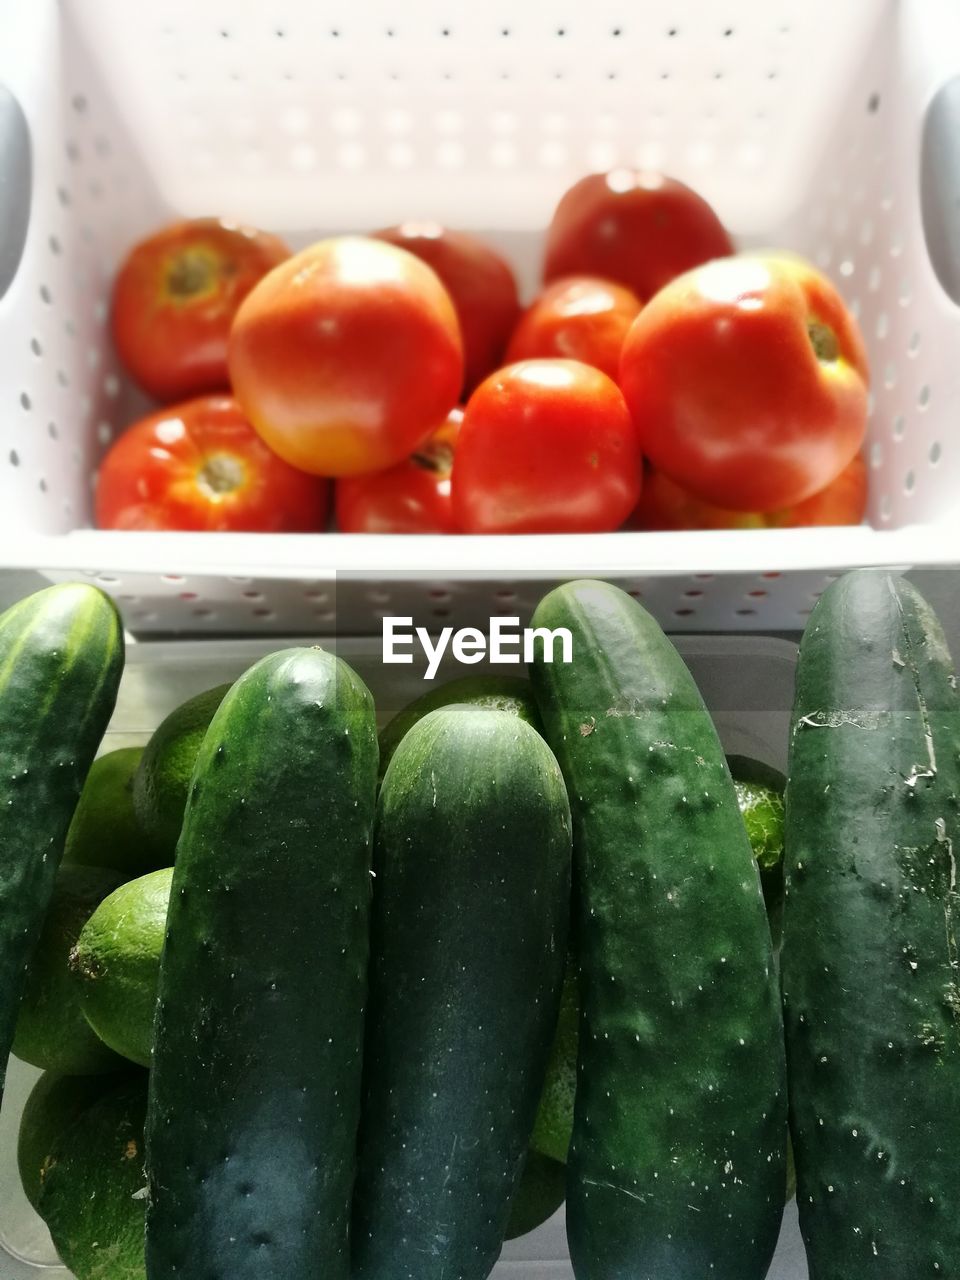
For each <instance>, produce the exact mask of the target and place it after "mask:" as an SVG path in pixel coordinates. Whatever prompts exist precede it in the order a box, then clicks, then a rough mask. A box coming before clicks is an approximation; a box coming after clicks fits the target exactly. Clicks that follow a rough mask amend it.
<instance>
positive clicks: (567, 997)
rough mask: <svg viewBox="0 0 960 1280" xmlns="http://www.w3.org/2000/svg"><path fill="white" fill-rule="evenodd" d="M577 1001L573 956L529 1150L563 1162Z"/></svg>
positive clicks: (573, 1084)
mask: <svg viewBox="0 0 960 1280" xmlns="http://www.w3.org/2000/svg"><path fill="white" fill-rule="evenodd" d="M579 1022H580V1000H579V995H578V992H577V971H576V965H575V963H574V961H573V958H572V956H571V957H568V959H567V969H566V972H565V974H564V977H563V990H562V992H561V994H560V1015H559V1018H558V1019H557V1030H556V1033H555V1034H554V1038H553V1048H552V1049H551V1050H550V1061H549V1063H548V1064H547V1074H546V1078H545V1080H544V1084H543V1093H542V1094H541V1095H540V1109H539V1111H538V1112H537V1118H536V1121H535V1123H534V1126H533V1136H532V1137H531V1139H530V1145H531V1147H532V1148H533V1149H534V1150H535V1151H537V1152H539V1153H540V1155H544V1156H550V1157H551V1159H553V1160H559V1161H561V1162H564V1161H565V1160H566V1158H567V1149H568V1147H569V1146H570V1135H571V1134H572V1133H573V1102H574V1098H575V1097H576V1093H577V1044H578V1042H579Z"/></svg>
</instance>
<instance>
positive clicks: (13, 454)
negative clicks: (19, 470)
mask: <svg viewBox="0 0 960 1280" xmlns="http://www.w3.org/2000/svg"><path fill="white" fill-rule="evenodd" d="M9 457H10V465H11V467H19V465H20V455H19V453H17V451H16V449H11V450H10V454H9Z"/></svg>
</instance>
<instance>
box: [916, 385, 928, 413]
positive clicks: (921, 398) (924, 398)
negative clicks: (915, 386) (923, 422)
mask: <svg viewBox="0 0 960 1280" xmlns="http://www.w3.org/2000/svg"><path fill="white" fill-rule="evenodd" d="M929 403H930V388H929V387H928V386H927V384H926V383H924V384H923V386H922V387H921V388H920V394H919V395H918V396H917V405H918V407H919V408H921V409H926V407H927V405H928V404H929Z"/></svg>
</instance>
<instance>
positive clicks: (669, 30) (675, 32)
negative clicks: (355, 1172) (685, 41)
mask: <svg viewBox="0 0 960 1280" xmlns="http://www.w3.org/2000/svg"><path fill="white" fill-rule="evenodd" d="M679 34H680V28H679V27H668V28H667V35H668V36H669V37H670V39H671V40H672V39H673V38H674V36H678V35H679Z"/></svg>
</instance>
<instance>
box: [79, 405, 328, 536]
mask: <svg viewBox="0 0 960 1280" xmlns="http://www.w3.org/2000/svg"><path fill="white" fill-rule="evenodd" d="M329 490H330V486H329V485H328V484H327V483H326V481H324V480H318V479H317V478H316V476H308V475H305V474H304V473H303V472H302V471H297V470H296V469H295V468H294V467H291V466H289V465H288V464H287V463H286V462H283V461H282V460H281V459H280V458H278V457H277V456H276V454H275V453H271V452H270V450H269V449H268V448H267V446H266V445H265V444H264V443H263V441H262V440H261V439H260V437H259V436H258V435H257V433H256V432H255V431H254V429H253V427H251V426H250V423H249V422H248V421H247V420H246V418H245V417H244V416H243V413H242V412H241V411H240V407H239V406H238V404H237V402H236V401H235V400H234V399H233V397H232V396H203V397H201V398H200V399H199V400H189V401H187V403H186V404H180V405H175V406H173V407H171V408H169V409H163V410H161V411H160V412H159V413H153V414H151V415H150V416H149V417H147V418H143V419H142V420H141V421H140V422H137V423H135V424H134V425H133V426H132V427H130V428H129V429H128V430H127V431H125V432H124V434H123V435H122V436H120V438H119V439H118V440H117V441H116V442H115V443H114V444H113V445H112V447H111V448H110V450H109V451H108V453H107V455H106V457H105V458H104V459H103V462H102V463H101V464H100V474H99V476H98V479H97V492H96V513H95V514H96V524H97V527H98V528H100V529H200V530H217V531H224V530H245V531H249V532H255V533H309V532H311V531H314V530H320V529H323V528H324V527H325V525H326V518H327V507H328V502H329Z"/></svg>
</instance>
